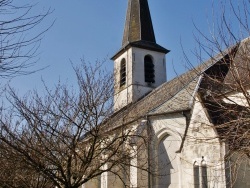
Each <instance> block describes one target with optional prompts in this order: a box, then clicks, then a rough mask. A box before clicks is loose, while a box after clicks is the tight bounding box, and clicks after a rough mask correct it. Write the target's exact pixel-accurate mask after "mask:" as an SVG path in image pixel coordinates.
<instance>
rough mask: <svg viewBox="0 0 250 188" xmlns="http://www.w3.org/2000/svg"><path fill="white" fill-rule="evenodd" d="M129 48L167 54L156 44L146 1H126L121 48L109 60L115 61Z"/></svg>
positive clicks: (166, 51) (165, 50)
mask: <svg viewBox="0 0 250 188" xmlns="http://www.w3.org/2000/svg"><path fill="white" fill-rule="evenodd" d="M130 47H139V48H142V49H149V50H154V51H157V52H162V53H168V52H169V50H167V49H165V48H164V47H162V46H160V45H159V44H157V43H156V40H155V34H154V28H153V24H152V20H151V15H150V10H149V7H148V1H147V0H129V1H128V8H127V15H126V22H125V28H124V33H123V40H122V47H121V49H120V50H119V51H118V52H117V53H116V54H115V55H114V56H113V57H112V58H111V59H113V60H114V59H116V58H117V57H118V56H119V55H120V54H121V53H123V52H124V51H126V50H127V49H128V48H130Z"/></svg>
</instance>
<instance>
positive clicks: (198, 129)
mask: <svg viewBox="0 0 250 188" xmlns="http://www.w3.org/2000/svg"><path fill="white" fill-rule="evenodd" d="M224 155H225V146H224V144H223V143H220V141H219V139H218V138H217V132H216V130H215V129H214V127H213V125H212V124H211V123H210V122H209V120H208V118H207V116H206V111H205V110H204V109H203V107H202V105H201V104H200V102H199V101H198V99H196V100H195V104H194V108H193V113H192V116H191V122H190V125H189V129H188V132H187V137H186V140H185V144H184V147H183V150H182V156H181V164H182V180H183V183H184V185H188V186H187V187H193V186H194V176H193V165H194V163H195V162H196V163H197V164H198V165H200V166H201V162H202V160H204V161H205V163H206V164H207V179H208V187H213V188H223V187H226V184H225V164H224ZM200 175H201V174H200ZM200 182H201V177H200Z"/></svg>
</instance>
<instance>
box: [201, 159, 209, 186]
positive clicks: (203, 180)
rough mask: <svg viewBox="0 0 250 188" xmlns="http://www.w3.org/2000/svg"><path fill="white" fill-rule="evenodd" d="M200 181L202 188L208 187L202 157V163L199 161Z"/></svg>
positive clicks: (205, 164)
mask: <svg viewBox="0 0 250 188" xmlns="http://www.w3.org/2000/svg"><path fill="white" fill-rule="evenodd" d="M201 180H202V188H206V187H208V183H207V163H206V161H205V160H204V157H202V161H201Z"/></svg>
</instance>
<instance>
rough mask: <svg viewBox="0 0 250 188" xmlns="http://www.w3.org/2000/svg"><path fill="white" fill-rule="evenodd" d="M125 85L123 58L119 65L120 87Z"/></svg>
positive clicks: (124, 61) (124, 63) (124, 62)
mask: <svg viewBox="0 0 250 188" xmlns="http://www.w3.org/2000/svg"><path fill="white" fill-rule="evenodd" d="M125 84H126V60H125V59H124V58H123V59H122V61H121V64H120V87H122V86H124V85H125Z"/></svg>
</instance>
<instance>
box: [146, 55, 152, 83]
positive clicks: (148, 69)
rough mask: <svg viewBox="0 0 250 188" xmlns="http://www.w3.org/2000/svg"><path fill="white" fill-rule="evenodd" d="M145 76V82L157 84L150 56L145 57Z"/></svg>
mask: <svg viewBox="0 0 250 188" xmlns="http://www.w3.org/2000/svg"><path fill="white" fill-rule="evenodd" d="M144 75H145V82H147V83H155V67H154V63H153V60H152V57H151V56H149V55H146V56H145V57H144Z"/></svg>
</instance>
